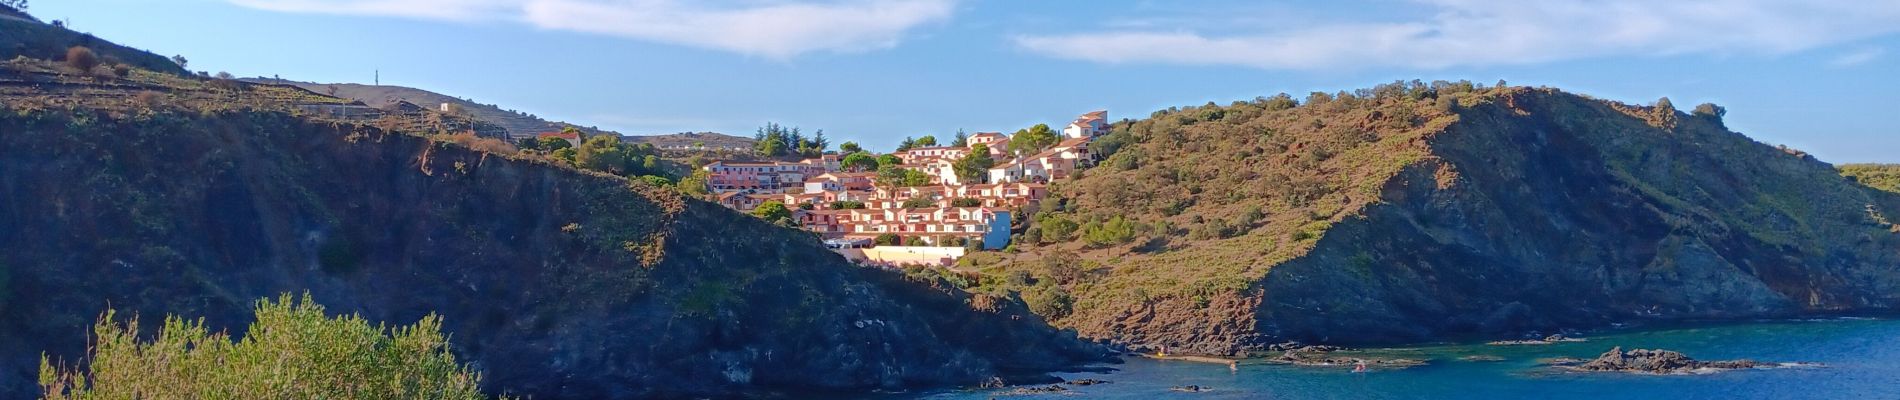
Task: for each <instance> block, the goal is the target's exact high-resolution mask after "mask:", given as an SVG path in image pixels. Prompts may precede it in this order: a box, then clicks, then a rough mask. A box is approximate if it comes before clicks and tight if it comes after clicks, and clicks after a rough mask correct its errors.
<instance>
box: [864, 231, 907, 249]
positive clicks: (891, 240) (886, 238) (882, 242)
mask: <svg viewBox="0 0 1900 400" xmlns="http://www.w3.org/2000/svg"><path fill="white" fill-rule="evenodd" d="M871 243H873V244H876V245H879V246H896V245H900V244H903V243H904V238H902V237H899V236H897V234H895V233H885V234H880V235H877V238H876V239H872V240H871Z"/></svg>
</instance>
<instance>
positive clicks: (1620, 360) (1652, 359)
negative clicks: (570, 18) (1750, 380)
mask: <svg viewBox="0 0 1900 400" xmlns="http://www.w3.org/2000/svg"><path fill="white" fill-rule="evenodd" d="M1758 366H1763V364H1762V363H1759V362H1755V361H1754V360H1733V361H1698V360H1696V359H1693V358H1689V356H1685V355H1683V354H1682V353H1679V352H1675V351H1669V350H1650V349H1635V350H1630V351H1623V347H1621V346H1618V347H1613V348H1610V351H1607V352H1604V353H1603V355H1600V356H1597V358H1596V359H1595V360H1591V361H1590V362H1586V363H1583V364H1582V365H1578V366H1576V367H1574V368H1575V369H1578V370H1584V371H1601V372H1633V373H1646V374H1682V373H1691V372H1695V371H1697V370H1711V369H1712V370H1731V369H1744V368H1755V367H1758Z"/></svg>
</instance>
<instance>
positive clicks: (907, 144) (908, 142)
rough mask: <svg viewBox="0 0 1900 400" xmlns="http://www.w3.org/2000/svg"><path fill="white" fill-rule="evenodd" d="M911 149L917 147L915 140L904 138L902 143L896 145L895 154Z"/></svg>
mask: <svg viewBox="0 0 1900 400" xmlns="http://www.w3.org/2000/svg"><path fill="white" fill-rule="evenodd" d="M912 147H917V138H913V137H909V136H905V137H904V141H902V142H898V143H897V152H899V153H902V152H906V151H910V149H911V148H912Z"/></svg>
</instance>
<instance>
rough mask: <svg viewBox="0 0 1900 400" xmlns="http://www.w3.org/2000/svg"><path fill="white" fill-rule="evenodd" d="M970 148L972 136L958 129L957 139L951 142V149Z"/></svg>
mask: <svg viewBox="0 0 1900 400" xmlns="http://www.w3.org/2000/svg"><path fill="white" fill-rule="evenodd" d="M968 146H970V134H968V133H964V132H963V130H962V129H958V130H957V136H956V139H954V140H951V141H950V147H968Z"/></svg>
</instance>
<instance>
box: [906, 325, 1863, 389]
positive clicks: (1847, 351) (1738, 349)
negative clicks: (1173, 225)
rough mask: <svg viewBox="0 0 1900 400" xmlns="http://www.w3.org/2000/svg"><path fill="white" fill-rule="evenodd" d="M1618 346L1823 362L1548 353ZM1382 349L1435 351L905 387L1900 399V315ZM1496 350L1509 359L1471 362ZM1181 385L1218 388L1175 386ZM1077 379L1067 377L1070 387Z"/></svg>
mask: <svg viewBox="0 0 1900 400" xmlns="http://www.w3.org/2000/svg"><path fill="white" fill-rule="evenodd" d="M1612 346H1623V347H1624V348H1625V349H1630V348H1663V349H1671V350H1677V351H1681V352H1683V353H1684V354H1687V355H1689V356H1690V357H1694V358H1697V359H1701V360H1724V359H1738V358H1748V359H1754V360H1758V361H1772V362H1817V363H1822V364H1825V366H1821V367H1810V368H1785V369H1763V370H1743V371H1729V372H1722V373H1714V374H1708V375H1671V376H1656V375H1629V374H1606V373H1568V372H1557V371H1552V370H1550V369H1548V368H1545V367H1542V366H1540V364H1539V361H1538V360H1539V359H1543V358H1551V357H1575V358H1583V359H1589V358H1594V357H1595V356H1596V355H1598V354H1601V353H1603V352H1604V351H1605V350H1608V349H1609V348H1610V347H1612ZM1371 352H1373V353H1389V354H1395V355H1404V356H1406V357H1409V358H1426V359H1430V360H1431V364H1430V365H1427V366H1423V367H1417V368H1412V369H1406V370H1387V371H1375V372H1372V373H1367V374H1354V373H1351V372H1350V371H1349V370H1348V369H1346V368H1312V367H1294V366H1278V365H1247V364H1244V363H1243V364H1242V365H1241V366H1240V368H1239V370H1238V371H1230V370H1229V369H1228V367H1227V366H1226V365H1218V364H1204V363H1192V362H1176V361H1155V360H1129V361H1128V362H1127V363H1125V364H1121V365H1116V366H1114V367H1115V368H1117V369H1119V371H1115V372H1110V373H1072V374H1060V376H1061V377H1063V378H1066V379H1071V380H1073V379H1082V378H1094V379H1101V380H1107V381H1110V382H1112V383H1109V384H1106V385H1096V386H1086V387H1071V388H1070V389H1071V391H1070V392H1068V393H1062V394H1046V395H1024V396H1009V395H1006V393H1005V392H1007V390H981V391H945V392H937V393H921V394H910V395H905V396H901V397H899V398H922V399H989V398H1022V399H1039V398H1088V399H1143V400H1148V399H1177V398H1178V399H1472V398H1483V399H1628V398H1642V399H1671V400H1678V399H1900V321H1896V320H1868V319H1835V320H1810V321H1785V322H1762V323H1751V324H1736V325H1722V326H1708V327H1698V328H1684V329H1670V330H1655V331H1642V332H1628V333H1617V334H1605V335H1602V336H1595V337H1591V338H1589V341H1587V342H1580V343H1560V344H1553V345H1544V346H1487V345H1483V344H1468V345H1444V346H1427V347H1414V348H1399V349H1382V350H1376V351H1371ZM1472 355H1490V356H1497V357H1502V358H1504V360H1503V361H1492V362H1477V361H1462V360H1459V358H1462V357H1466V356H1472ZM1178 385H1200V386H1203V387H1211V388H1212V391H1208V392H1200V393H1182V392H1173V391H1170V390H1169V388H1170V387H1173V386H1178ZM1065 386H1067V385H1065Z"/></svg>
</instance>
